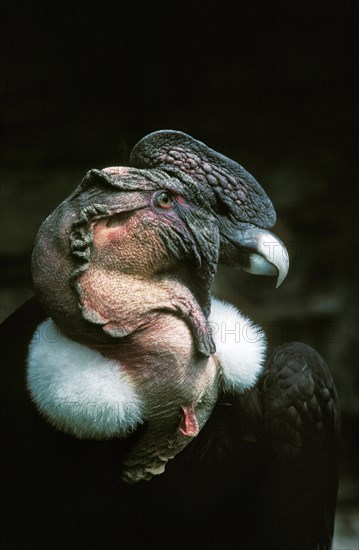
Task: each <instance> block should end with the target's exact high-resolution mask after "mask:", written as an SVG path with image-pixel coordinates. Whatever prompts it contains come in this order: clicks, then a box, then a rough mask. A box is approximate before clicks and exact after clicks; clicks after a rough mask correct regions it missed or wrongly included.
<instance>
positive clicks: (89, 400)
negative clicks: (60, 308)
mask: <svg viewBox="0 0 359 550" xmlns="http://www.w3.org/2000/svg"><path fill="white" fill-rule="evenodd" d="M27 383H28V388H29V390H30V393H31V396H32V399H33V400H34V402H35V403H36V405H37V407H38V408H39V409H40V410H41V411H42V412H43V413H44V414H45V415H46V417H47V418H48V420H49V421H50V422H51V423H52V424H53V425H54V426H55V427H57V428H59V429H61V430H63V431H65V432H68V433H71V434H72V435H75V436H76V437H78V438H88V437H90V438H96V439H104V438H109V437H112V436H115V435H116V436H124V435H126V434H128V433H129V432H130V431H131V430H133V429H134V428H135V427H136V426H137V425H138V423H140V422H141V402H140V399H139V398H138V396H137V395H136V392H135V389H134V385H133V384H132V382H131V380H130V378H129V376H128V375H127V374H126V372H125V371H124V370H123V368H121V365H120V364H119V363H118V362H116V361H114V360H111V359H107V358H105V357H103V356H102V355H101V354H100V353H98V352H97V351H95V350H92V349H90V348H88V347H86V346H83V345H81V344H78V343H77V342H74V341H73V340H70V339H69V338H67V337H66V336H64V335H63V334H62V333H61V332H60V330H59V329H58V328H57V326H56V325H55V323H54V322H53V321H52V320H51V319H47V320H46V321H44V322H43V323H41V324H40V325H39V326H38V328H37V330H36V332H35V334H34V336H33V339H32V341H31V344H30V348H29V355H28V370H27Z"/></svg>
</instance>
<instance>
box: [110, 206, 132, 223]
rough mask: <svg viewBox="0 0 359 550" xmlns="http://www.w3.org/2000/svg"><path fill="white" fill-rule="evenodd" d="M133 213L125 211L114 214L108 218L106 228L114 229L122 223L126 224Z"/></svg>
mask: <svg viewBox="0 0 359 550" xmlns="http://www.w3.org/2000/svg"><path fill="white" fill-rule="evenodd" d="M132 214H133V211H128V210H127V211H125V212H119V213H118V214H114V215H113V216H111V217H110V218H108V220H107V223H106V227H116V226H118V225H122V224H123V223H125V222H127V220H128V219H129V218H130V217H131V216H132Z"/></svg>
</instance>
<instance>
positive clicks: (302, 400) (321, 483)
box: [261, 342, 340, 550]
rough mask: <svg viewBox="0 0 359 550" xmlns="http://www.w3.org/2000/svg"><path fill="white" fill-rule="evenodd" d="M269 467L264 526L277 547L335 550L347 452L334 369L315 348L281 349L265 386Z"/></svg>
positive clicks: (287, 346) (269, 366)
mask: <svg viewBox="0 0 359 550" xmlns="http://www.w3.org/2000/svg"><path fill="white" fill-rule="evenodd" d="M261 394H262V411H263V438H264V440H265V443H266V447H267V448H268V450H269V461H270V468H269V471H268V475H267V479H266V482H265V483H264V484H263V486H262V499H261V502H262V510H261V513H262V514H263V524H262V525H263V528H264V530H265V529H268V530H269V531H268V532H271V533H272V538H273V542H272V547H273V548H287V549H294V548H296V549H298V550H299V549H300V548H302V549H308V550H310V549H313V550H314V549H315V550H327V549H329V548H331V542H332V537H333V528H334V514H335V505H336V498H337V490H338V468H339V454H340V440H339V424H340V413H339V406H338V398H337V394H336V389H335V386H334V383H333V379H332V376H331V374H330V371H329V369H328V367H327V365H326V363H325V362H324V360H323V359H322V357H321V356H320V355H319V354H318V353H317V352H316V351H315V350H313V349H312V348H310V347H309V346H307V345H305V344H302V343H298V342H292V343H288V344H284V345H282V346H280V347H278V348H276V349H275V350H274V352H273V354H272V355H271V357H270V358H269V359H268V361H267V365H266V369H265V373H264V376H263V379H262V381H261Z"/></svg>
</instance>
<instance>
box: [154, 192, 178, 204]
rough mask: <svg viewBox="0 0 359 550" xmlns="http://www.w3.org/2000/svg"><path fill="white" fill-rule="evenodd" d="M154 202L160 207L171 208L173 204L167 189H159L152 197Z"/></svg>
mask: <svg viewBox="0 0 359 550" xmlns="http://www.w3.org/2000/svg"><path fill="white" fill-rule="evenodd" d="M154 203H155V205H156V206H159V207H160V208H171V206H172V204H173V198H172V195H171V193H169V192H168V191H160V192H159V193H158V195H155V197H154Z"/></svg>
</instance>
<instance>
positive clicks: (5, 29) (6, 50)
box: [0, 0, 359, 549]
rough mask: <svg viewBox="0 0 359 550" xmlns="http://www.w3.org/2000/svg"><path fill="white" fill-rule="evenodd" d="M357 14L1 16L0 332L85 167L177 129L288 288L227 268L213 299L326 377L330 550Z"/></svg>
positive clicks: (142, 6) (345, 327)
mask: <svg viewBox="0 0 359 550" xmlns="http://www.w3.org/2000/svg"><path fill="white" fill-rule="evenodd" d="M357 7H358V3H357V2H275V3H262V2H260V3H258V2H236V3H222V4H219V3H214V2H206V3H202V2H201V3H195V2H187V1H184V0H183V1H182V2H181V3H179V2H177V3H168V4H166V3H162V2H148V1H146V2H140V1H137V0H133V1H122V2H121V1H120V2H117V3H116V4H115V3H112V2H105V1H104V2H102V3H100V2H94V3H91V2H86V3H85V2H76V3H74V4H73V5H71V6H70V4H67V5H66V4H65V3H57V2H53V3H51V4H50V3H46V2H39V1H32V2H22V1H17V2H3V3H2V8H1V14H0V17H1V24H2V29H1V42H2V69H1V97H0V112H1V121H2V125H1V129H2V133H1V145H2V163H1V248H0V254H1V260H2V265H3V267H2V271H1V283H2V285H1V286H2V291H1V319H4V318H5V317H6V316H7V315H8V314H10V313H11V312H12V311H13V310H14V309H15V308H16V307H17V306H19V305H20V304H21V303H22V302H23V301H24V300H26V299H27V298H28V297H30V296H31V295H32V288H31V275H30V254H31V249H32V245H33V241H34V237H35V235H36V232H37V229H38V227H39V225H40V223H41V221H42V220H43V219H44V218H45V217H46V216H47V215H48V214H49V213H50V212H51V211H52V210H53V209H54V207H55V206H56V205H57V204H58V203H59V202H60V201H61V200H62V199H63V198H65V197H66V196H67V195H68V193H69V192H70V191H71V190H72V189H73V188H74V186H75V185H77V183H78V182H79V180H80V178H81V177H82V176H83V174H84V173H85V172H86V171H87V170H88V169H90V168H93V167H97V168H102V167H104V166H108V165H110V166H111V165H115V164H126V163H127V162H128V155H129V152H130V150H131V148H132V146H133V145H134V144H135V143H136V142H137V141H138V140H139V139H140V138H141V137H143V136H144V135H145V134H146V133H149V132H151V131H154V130H157V129H168V128H171V129H177V130H182V131H184V132H187V133H189V134H191V135H193V136H194V137H196V138H197V139H200V140H201V141H204V142H205V143H207V144H208V145H210V146H211V147H213V148H214V149H216V150H218V151H220V152H222V153H224V154H226V155H227V156H229V157H232V158H234V159H235V160H237V161H239V162H240V163H241V164H242V165H244V166H245V168H247V169H248V170H249V171H250V172H251V173H252V174H253V175H254V176H255V177H256V178H257V179H258V180H259V182H260V183H261V184H262V185H263V187H264V188H265V189H266V191H267V193H268V194H269V196H270V197H271V199H272V201H273V203H274V205H275V207H276V210H277V214H278V223H277V225H276V228H275V232H276V233H277V234H278V235H279V236H280V237H281V238H282V240H283V241H284V242H285V243H286V245H287V247H288V249H289V252H290V256H291V269H290V272H289V275H288V278H287V280H286V281H285V283H284V284H283V286H282V287H280V288H279V289H278V290H274V281H273V280H272V279H267V278H259V277H253V276H252V277H251V276H249V275H246V274H244V273H238V272H234V271H232V270H230V269H228V268H227V269H224V268H221V269H220V270H219V274H218V278H217V282H216V289H215V291H216V294H217V295H219V296H220V297H222V298H225V299H228V300H230V301H232V302H233V303H235V304H236V305H238V306H239V307H241V308H242V309H243V310H244V312H245V313H247V314H248V315H249V316H251V317H252V318H253V319H254V320H255V321H257V322H259V323H261V324H262V325H263V326H264V328H265V330H266V332H267V334H268V338H269V341H270V344H271V345H275V344H276V343H279V342H283V341H285V340H290V339H296V340H302V341H305V342H307V343H308V344H310V345H312V346H314V347H315V348H316V349H317V350H319V352H320V353H321V354H322V355H323V356H324V358H325V360H326V361H327V362H328V364H329V365H330V367H331V370H332V373H333V376H334V378H335V382H336V385H337V388H338V391H339V396H340V400H341V406H342V414H343V459H342V476H341V484H340V494H339V508H338V524H337V534H336V537H337V538H336V542H335V548H336V549H339V548H340V549H348V548H358V546H357V539H356V538H355V537H357V534H358V533H357V530H358V483H357V480H358V476H357V464H358V453H357V444H356V439H357V421H358V416H359V390H358V378H359V376H358V361H357V358H358V354H359V337H358V322H357V321H358V286H357V284H358V272H357V268H358V250H357V238H358V237H357V235H358V233H357V229H356V223H357V221H356V220H357V217H358V216H357V204H358V196H357V137H358V135H357V131H358V116H357V107H358V102H357V94H358V77H357V75H358V58H357V39H356V35H357V32H358V16H357V11H358V10H357Z"/></svg>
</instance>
